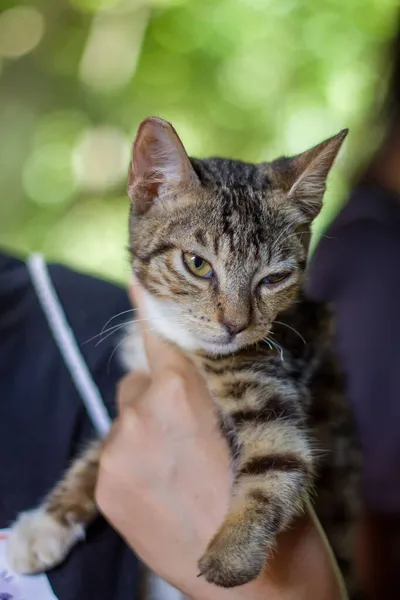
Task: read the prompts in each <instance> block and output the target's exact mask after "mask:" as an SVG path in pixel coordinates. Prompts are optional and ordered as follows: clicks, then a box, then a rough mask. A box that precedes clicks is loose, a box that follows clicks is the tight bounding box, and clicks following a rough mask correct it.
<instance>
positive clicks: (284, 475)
mask: <svg viewBox="0 0 400 600" xmlns="http://www.w3.org/2000/svg"><path fill="white" fill-rule="evenodd" d="M346 134H347V130H343V131H342V132H340V133H339V134H338V135H336V136H334V137H332V138H330V139H328V140H326V141H324V142H322V143H321V144H319V145H318V146H315V147H314V148H312V149H310V150H308V151H306V152H304V153H302V154H300V155H298V156H295V157H292V158H281V159H278V160H276V161H274V162H272V163H263V164H258V165H255V164H246V163H243V162H239V161H233V160H226V159H220V158H212V159H208V160H198V159H190V158H189V157H188V156H187V154H186V151H185V149H184V147H183V145H182V143H181V141H180V139H179V137H178V135H177V134H176V132H175V130H174V129H173V127H172V126H171V125H170V124H168V123H167V122H165V121H163V120H161V119H156V118H150V119H146V120H145V121H144V122H143V123H142V124H141V125H140V127H139V131H138V134H137V137H136V140H135V143H134V149H133V158H132V163H131V168H130V173H129V183H128V194H129V196H130V199H131V214H130V246H131V255H132V267H133V271H134V274H135V276H136V278H137V279H138V280H139V281H140V283H141V284H142V286H143V288H144V290H145V292H144V296H145V304H146V306H145V308H146V312H147V316H148V317H149V318H150V319H154V320H153V321H152V327H154V328H156V329H157V330H158V332H159V333H160V334H161V335H162V336H164V337H165V338H166V339H167V340H169V341H170V342H173V343H175V344H177V345H178V346H180V347H181V348H182V349H183V350H184V351H185V352H186V353H187V354H188V355H190V357H191V358H192V359H193V360H194V361H195V363H196V364H197V366H198V367H199V369H200V371H201V372H202V373H203V374H204V377H205V379H206V382H207V384H208V387H209V389H210V391H211V394H212V396H213V398H214V400H215V404H216V408H217V410H218V414H219V417H220V424H221V431H222V432H223V434H224V435H225V436H226V437H227V440H228V442H229V444H230V447H231V451H232V456H233V459H234V461H233V463H234V482H233V487H232V498H231V505H230V508H229V511H228V514H227V515H226V518H225V520H224V521H223V523H222V524H221V526H220V528H219V530H218V531H217V532H216V533H215V536H214V537H213V538H212V540H211V541H210V543H209V545H208V547H207V548H206V549H205V552H204V555H203V556H202V557H200V560H199V570H200V573H201V574H202V575H203V576H204V577H205V578H206V579H207V581H209V582H212V583H214V584H217V585H219V586H224V587H233V586H237V585H241V584H244V583H246V582H248V581H251V580H252V579H254V578H255V577H257V575H258V574H259V573H260V572H261V570H262V569H263V568H264V565H265V563H266V560H268V555H269V554H270V553H271V551H272V550H273V548H274V544H275V540H276V536H277V534H278V533H279V532H280V531H282V530H284V529H286V528H287V527H288V526H289V525H290V523H291V521H292V520H293V518H294V517H295V516H296V515H298V514H299V513H300V512H301V511H302V510H303V509H304V506H305V503H306V502H307V501H308V499H309V497H310V494H311V492H312V489H313V485H315V486H316V488H317V490H316V491H317V494H316V507H317V512H318V515H319V517H320V519H321V521H322V524H323V526H324V527H325V530H326V531H327V533H328V536H329V538H330V541H331V543H332V545H333V548H334V551H335V553H336V555H337V557H338V558H339V559H340V561H341V566H342V567H343V568H344V569H345V570H347V572H346V577H347V579H348V581H349V582H350V583H349V585H350V586H353V583H352V582H351V563H350V557H351V532H352V529H351V525H352V523H353V521H354V516H355V514H356V512H357V492H356V487H357V477H358V468H356V467H358V461H359V458H358V451H357V448H356V446H355V444H354V435H353V431H352V425H351V421H350V419H349V417H348V414H347V409H346V404H345V401H344V397H343V385H342V381H341V376H340V373H339V372H338V369H337V366H336V362H335V359H334V356H333V354H332V353H331V349H330V318H329V314H328V312H327V310H326V309H325V308H324V307H322V306H319V305H315V304H313V303H311V302H308V301H307V300H306V299H305V298H304V297H303V295H302V291H301V288H302V282H303V278H304V273H305V266H306V259H307V253H308V242H309V237H310V225H311V222H312V220H313V219H314V218H315V217H316V216H317V214H318V213H319V211H320V208H321V206H322V198H323V194H324V191H325V186H326V179H327V176H328V173H329V171H330V169H331V166H332V164H333V162H334V160H335V157H336V155H337V153H338V151H339V148H340V147H341V144H342V142H343V140H344V138H345V137H346ZM277 319H278V320H277ZM132 334H133V335H132V336H131V339H132V340H133V341H132V342H129V343H127V344H126V347H125V348H124V358H125V362H126V363H127V365H128V366H129V367H133V368H137V367H138V366H139V365H140V366H141V367H144V366H145V363H144V362H143V361H144V354H143V348H142V347H141V340H140V337H139V335H138V332H137V331H136V330H135V328H134V325H133V326H132ZM303 338H304V339H303ZM100 449H101V442H98V441H96V442H94V443H93V444H92V445H91V446H89V448H88V450H87V451H86V452H85V453H84V454H83V455H82V456H81V457H80V458H78V459H77V460H76V461H75V462H74V463H73V464H72V466H71V468H70V469H69V470H68V471H67V473H66V474H65V476H64V478H63V479H62V481H61V482H60V483H59V484H58V485H57V486H56V487H55V488H54V490H53V491H52V492H50V494H49V496H48V497H47V498H46V500H45V501H44V502H43V504H42V506H41V507H39V508H38V509H35V510H33V511H29V512H27V513H23V514H22V515H20V517H19V518H18V520H17V521H16V523H15V525H14V527H13V531H12V534H11V537H10V541H9V546H8V555H9V559H10V562H11V564H12V566H13V567H14V568H15V569H16V570H17V571H21V572H25V573H32V572H36V571H41V570H44V569H48V568H50V567H52V566H54V565H56V564H58V563H59V562H61V561H62V560H63V559H64V558H65V556H66V555H67V553H68V552H69V550H70V549H71V548H72V546H73V545H74V544H75V543H76V542H77V541H78V540H79V539H81V537H82V536H83V532H84V527H85V526H86V525H87V524H88V523H89V522H90V521H91V520H92V519H93V518H94V517H95V515H96V506H95V502H94V487H95V483H96V476H97V468H98V459H99V453H100ZM324 453H325V454H324ZM133 518H134V516H133Z"/></svg>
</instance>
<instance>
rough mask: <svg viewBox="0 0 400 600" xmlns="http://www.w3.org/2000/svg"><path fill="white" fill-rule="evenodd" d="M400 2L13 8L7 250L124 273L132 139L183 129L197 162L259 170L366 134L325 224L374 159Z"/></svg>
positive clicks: (3, 117)
mask: <svg viewBox="0 0 400 600" xmlns="http://www.w3.org/2000/svg"><path fill="white" fill-rule="evenodd" d="M396 13H397V1H395V0H347V2H344V1H343V0H324V2H321V0H152V1H150V0H149V1H147V2H146V1H144V0H142V1H141V0H69V1H68V0H35V1H34V2H31V3H29V2H21V1H15V0H14V1H12V0H2V11H1V13H0V65H1V66H0V144H1V150H0V186H1V202H0V244H1V245H3V246H5V247H8V248H11V249H14V250H17V251H20V252H24V253H25V252H31V251H37V250H39V251H43V252H44V253H45V254H46V255H47V256H48V257H49V258H51V259H56V260H61V261H63V262H67V263H68V264H71V265H73V266H75V267H78V268H82V269H86V270H89V271H92V272H95V273H100V274H102V275H104V276H107V277H111V278H112V279H116V280H120V281H122V280H126V279H127V277H128V262H127V256H126V253H125V247H126V243H127V212H128V200H127V197H126V195H125V182H126V172H127V165H128V161H129V155H130V146H131V142H132V139H133V137H134V135H135V131H136V128H137V125H138V124H139V122H140V120H141V119H142V118H144V117H146V116H149V115H158V116H162V117H164V118H166V119H168V120H170V121H172V123H173V124H174V126H175V127H176V129H177V130H178V133H179V134H180V135H181V137H182V140H183V142H184V144H185V145H186V147H187V150H188V152H189V153H190V154H192V155H197V156H205V155H222V156H231V157H234V158H240V159H243V160H249V161H260V160H268V159H272V158H275V157H276V156H277V155H281V154H289V153H294V152H297V151H301V150H304V149H305V148H306V147H308V146H309V145H312V144H314V143H317V142H318V141H320V140H322V139H323V138H324V137H327V136H329V135H332V134H334V133H336V132H337V131H338V130H339V129H341V128H343V127H346V126H348V127H350V128H351V133H352V135H351V136H349V138H348V140H349V141H348V142H347V143H346V149H345V151H344V152H343V153H342V156H341V160H340V161H339V163H338V166H337V168H336V171H335V174H334V177H333V178H332V180H331V186H330V191H329V192H328V194H327V199H326V206H325V208H324V211H323V213H322V215H321V218H320V220H319V223H318V225H317V232H318V231H321V230H322V229H323V227H324V226H325V224H326V223H327V222H328V221H329V219H330V218H331V217H332V215H333V214H334V213H335V211H336V210H338V208H339V206H340V203H341V202H342V201H343V200H344V199H345V194H346V177H347V174H348V173H351V172H352V170H353V169H354V168H355V166H356V161H355V159H354V158H350V157H356V159H357V160H359V158H360V157H362V156H363V154H364V153H365V152H366V151H367V150H368V144H369V143H370V142H371V138H370V136H368V135H365V124H366V123H367V118H368V115H369V111H370V107H371V104H372V102H373V100H374V99H375V97H376V95H377V93H378V91H379V90H380V88H381V82H382V79H384V73H383V71H382V69H383V62H382V50H383V48H384V45H385V43H386V41H387V40H388V39H390V37H391V36H392V34H393V33H394V30H393V28H394V27H395V25H396V18H395V15H396Z"/></svg>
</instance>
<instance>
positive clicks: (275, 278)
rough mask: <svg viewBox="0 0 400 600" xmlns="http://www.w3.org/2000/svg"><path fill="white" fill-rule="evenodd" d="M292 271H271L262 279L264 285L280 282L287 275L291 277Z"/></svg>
mask: <svg viewBox="0 0 400 600" xmlns="http://www.w3.org/2000/svg"><path fill="white" fill-rule="evenodd" d="M289 275H290V273H271V275H268V277H265V279H263V280H262V282H261V283H262V284H263V285H273V284H274V283H280V282H281V281H283V280H284V279H286V278H287V277H289Z"/></svg>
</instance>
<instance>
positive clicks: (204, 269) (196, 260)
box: [182, 252, 213, 279]
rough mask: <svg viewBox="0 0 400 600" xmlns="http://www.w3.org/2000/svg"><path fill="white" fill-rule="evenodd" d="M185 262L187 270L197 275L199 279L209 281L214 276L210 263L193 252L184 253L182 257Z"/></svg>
mask: <svg viewBox="0 0 400 600" xmlns="http://www.w3.org/2000/svg"><path fill="white" fill-rule="evenodd" d="M182 258H183V262H184V264H185V266H186V267H187V269H188V270H189V271H190V272H191V273H193V275H196V276H197V277H203V278H205V279H208V278H209V277H211V276H212V274H213V269H212V266H211V265H210V263H208V262H207V261H206V260H204V258H201V256H197V255H196V254H192V253H191V252H184V253H183V255H182Z"/></svg>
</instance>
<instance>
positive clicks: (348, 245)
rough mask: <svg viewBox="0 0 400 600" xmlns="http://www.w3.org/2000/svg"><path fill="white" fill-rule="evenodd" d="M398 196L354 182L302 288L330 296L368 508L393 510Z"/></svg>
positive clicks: (399, 502)
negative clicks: (359, 445) (356, 185)
mask: <svg viewBox="0 0 400 600" xmlns="http://www.w3.org/2000/svg"><path fill="white" fill-rule="evenodd" d="M399 274H400V200H399V199H398V198H396V197H394V196H391V195H390V194H388V193H386V192H384V191H382V190H378V189H372V188H360V189H358V190H357V191H356V192H355V193H354V194H353V196H352V197H351V199H350V201H349V203H348V204H347V206H345V208H344V209H343V210H342V212H341V213H340V214H339V216H338V217H337V218H336V220H335V221H334V223H333V224H332V225H331V227H330V228H329V229H328V231H327V232H326V235H325V236H324V237H323V238H322V240H321V241H320V243H319V245H318V247H317V250H316V252H315V254H314V256H313V259H312V261H311V267H310V273H309V283H308V292H309V295H310V296H311V297H312V298H313V299H315V300H318V301H324V302H331V303H332V307H333V311H334V316H335V319H336V338H337V347H338V351H339V354H340V356H341V359H342V365H343V368H344V371H345V375H346V378H347V386H348V392H349V397H350V400H351V403H352V407H353V410H354V414H355V418H356V422H357V426H358V431H359V435H360V439H361V443H362V446H363V452H364V486H365V500H366V503H367V505H368V507H369V508H370V509H373V510H377V511H383V512H387V513H395V514H400V277H399Z"/></svg>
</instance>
